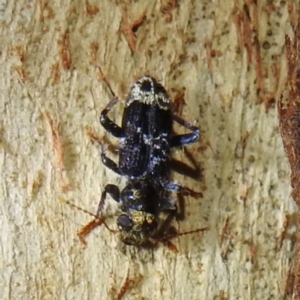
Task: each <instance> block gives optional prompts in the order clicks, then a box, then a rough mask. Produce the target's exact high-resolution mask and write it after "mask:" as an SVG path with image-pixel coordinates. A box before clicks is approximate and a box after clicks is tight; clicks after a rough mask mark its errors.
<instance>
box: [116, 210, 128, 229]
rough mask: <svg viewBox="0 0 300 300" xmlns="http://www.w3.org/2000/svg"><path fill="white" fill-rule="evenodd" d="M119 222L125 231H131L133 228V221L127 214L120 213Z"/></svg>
mask: <svg viewBox="0 0 300 300" xmlns="http://www.w3.org/2000/svg"><path fill="white" fill-rule="evenodd" d="M117 224H118V226H119V227H121V228H122V230H125V231H130V230H131V228H132V221H131V219H130V218H129V217H128V216H127V215H125V214H121V215H119V217H118V219H117Z"/></svg>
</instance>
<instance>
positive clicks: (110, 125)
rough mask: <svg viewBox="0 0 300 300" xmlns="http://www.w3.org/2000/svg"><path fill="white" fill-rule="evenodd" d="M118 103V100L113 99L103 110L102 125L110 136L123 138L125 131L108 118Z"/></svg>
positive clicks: (101, 115)
mask: <svg viewBox="0 0 300 300" xmlns="http://www.w3.org/2000/svg"><path fill="white" fill-rule="evenodd" d="M116 103H117V99H116V98H113V99H112V100H111V101H110V102H109V103H108V105H107V106H106V107H105V108H104V109H103V111H102V112H101V114H100V123H101V125H102V126H103V127H104V128H105V130H107V131H108V132H109V133H110V134H112V135H113V136H115V137H117V138H121V137H122V136H123V130H122V128H121V127H120V126H118V125H117V124H116V123H114V122H113V121H112V120H111V119H109V118H108V116H107V114H108V112H109V111H110V110H111V109H112V107H113V106H114V105H115V104H116Z"/></svg>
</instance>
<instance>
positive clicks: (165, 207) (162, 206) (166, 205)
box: [158, 198, 177, 211]
mask: <svg viewBox="0 0 300 300" xmlns="http://www.w3.org/2000/svg"><path fill="white" fill-rule="evenodd" d="M158 209H159V210H160V211H177V206H176V202H175V200H174V199H172V198H162V199H161V202H160V203H159V205H158Z"/></svg>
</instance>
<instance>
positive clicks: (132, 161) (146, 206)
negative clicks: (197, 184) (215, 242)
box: [78, 75, 203, 246]
mask: <svg viewBox="0 0 300 300" xmlns="http://www.w3.org/2000/svg"><path fill="white" fill-rule="evenodd" d="M116 103H117V100H116V98H114V99H113V100H112V101H110V102H109V104H108V105H107V106H106V107H105V109H104V110H103V111H102V112H101V115H100V123H101V125H102V126H103V127H104V129H105V130H106V131H108V132H109V133H110V134H111V135H112V136H114V137H116V138H118V139H119V162H118V164H117V163H115V162H114V161H113V160H112V159H110V158H109V157H107V156H106V154H105V147H101V149H102V151H101V160H102V162H103V164H104V165H105V166H106V167H107V168H109V169H110V170H112V171H114V172H115V173H116V174H118V175H121V176H125V177H126V179H127V183H126V186H125V188H124V189H123V190H122V191H121V192H120V189H119V187H118V186H117V185H114V184H107V185H106V186H105V188H104V191H103V192H102V195H101V200H100V202H99V205H98V209H97V213H96V216H97V217H99V216H100V215H101V212H102V210H103V207H104V204H105V201H106V196H107V194H110V196H111V197H112V198H113V199H114V200H115V201H117V202H118V203H119V205H120V209H121V211H122V212H121V214H120V215H119V216H118V217H117V225H118V228H119V230H120V234H121V240H122V241H123V242H124V243H125V244H129V245H141V246H145V245H148V244H149V242H150V243H151V242H153V241H157V240H160V241H163V240H165V241H166V240H167V239H168V237H167V236H169V235H168V234H166V232H167V230H166V229H165V228H164V227H165V226H164V224H165V223H166V222H169V218H167V219H166V220H165V221H163V222H162V221H161V219H160V216H159V215H160V212H167V213H168V215H169V216H173V215H174V213H175V212H176V210H177V207H176V203H175V201H174V200H173V199H170V198H168V197H166V196H165V194H166V192H167V191H171V192H177V193H178V192H183V191H184V190H185V189H184V188H183V187H182V186H181V185H180V184H178V183H177V182H174V181H170V180H169V175H170V154H171V149H172V148H174V147H179V146H184V145H187V144H191V143H194V142H196V141H197V140H198V139H199V138H200V130H199V128H198V127H196V126H193V125H191V124H190V123H189V122H187V121H185V120H183V119H182V118H180V117H178V116H176V115H174V114H173V113H172V110H171V104H170V98H169V95H168V93H167V91H166V90H165V88H164V87H163V86H162V85H161V84H160V83H159V82H157V81H156V79H154V78H153V77H151V76H148V75H145V76H142V77H141V78H139V79H138V80H137V81H136V82H135V83H134V84H133V86H132V87H131V89H130V92H129V95H128V97H127V100H126V103H125V109H124V112H123V118H122V124H121V126H119V125H117V124H116V123H115V122H113V121H112V120H111V119H110V118H109V117H108V113H109V111H110V110H111V109H112V108H113V106H114V105H115V104H116ZM174 121H175V122H177V123H179V124H180V125H182V126H184V127H186V128H187V129H189V130H191V131H192V132H191V133H187V134H181V135H175V134H174V133H173V122H174ZM89 231H90V229H89V226H88V225H87V226H85V227H83V229H82V230H81V231H79V233H78V235H79V236H80V237H81V238H83V236H85V235H86V234H87V233H88V232H89ZM162 231H163V232H162ZM197 231H203V229H201V230H197ZM193 232H194V231H193ZM178 235H179V234H177V235H176V236H178Z"/></svg>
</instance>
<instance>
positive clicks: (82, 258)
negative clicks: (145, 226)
mask: <svg viewBox="0 0 300 300" xmlns="http://www.w3.org/2000/svg"><path fill="white" fill-rule="evenodd" d="M0 7H1V9H0V22H1V27H0V37H1V39H0V40H1V46H0V91H1V92H0V129H1V130H0V132H1V144H0V146H1V147H0V166H1V176H0V187H1V191H0V214H1V218H0V228H1V235H0V246H1V247H0V249H1V255H0V266H1V268H0V270H1V276H0V290H1V291H2V296H1V298H2V299H82V300H85V299H121V298H122V299H151V300H156V299H178V300H180V299H192V300H194V299H195V300H196V299H201V300H203V299H207V300H211V299H220V300H225V299H227V300H228V299H232V300H234V299H239V300H240V299H245V300H248V299H259V300H261V299H290V298H291V297H292V291H291V290H292V286H293V283H292V279H293V278H292V277H293V276H292V275H291V274H292V273H293V272H292V269H291V265H292V261H293V253H294V249H295V239H296V232H297V217H296V216H297V209H296V205H295V203H294V201H293V199H292V197H291V195H290V194H291V188H290V168H289V164H288V160H287V158H286V156H285V153H284V149H283V145H282V140H281V137H280V133H279V126H278V118H277V111H276V105H275V102H276V100H277V99H279V95H280V94H281V92H282V90H283V89H284V87H285V82H286V80H287V67H286V54H285V35H286V34H288V35H291V36H292V35H293V28H294V27H295V25H296V23H297V19H298V15H297V12H298V3H297V2H296V1H291V0H289V1H279V0H278V1H267V0H262V1H251V0H244V1H241V0H240V1H239V0H236V1H196V0H194V1H187V0H184V1H175V0H173V1H172V0H162V1H153V0H147V1H111V0H102V1H89V2H88V1H69V2H68V1H39V2H34V1H32V2H30V1H27V2H26V1H7V2H5V1H4V2H2V3H1V4H0ZM99 68H101V70H102V71H103V73H100V71H99V70H100V69H99ZM143 74H150V75H152V76H154V77H156V78H157V79H159V80H161V82H162V84H163V85H164V86H165V87H166V89H167V90H168V91H169V92H170V95H171V96H172V98H173V99H174V101H175V102H176V104H177V108H178V111H179V113H181V115H182V117H184V118H185V119H187V120H189V121H191V122H193V121H195V123H196V124H197V125H199V126H200V128H201V130H202V138H201V141H200V143H198V144H194V145H190V146H188V147H186V148H185V150H176V151H174V153H173V157H174V158H176V159H178V160H182V161H183V162H186V163H187V164H191V159H189V157H192V158H193V160H194V161H195V162H196V165H197V166H198V167H199V168H202V169H203V176H202V178H201V179H193V178H190V177H189V176H183V175H180V174H177V173H174V174H172V176H173V179H174V180H175V179H176V180H177V181H179V182H180V183H182V184H183V185H186V186H187V187H190V188H193V189H195V190H197V191H201V192H202V193H203V197H202V198H197V199H195V198H192V197H185V219H184V220H183V221H182V222H180V223H179V228H180V231H187V230H192V229H195V228H201V227H205V226H209V230H208V231H207V232H206V233H204V234H203V235H202V234H195V235H187V236H183V237H181V238H179V239H177V240H175V241H174V243H175V244H176V246H177V247H178V249H179V253H178V254H174V253H173V252H172V251H170V250H169V249H168V248H167V247H165V246H163V245H158V247H157V249H155V250H150V251H149V250H138V249H136V248H132V247H125V246H122V245H120V243H119V242H118V239H117V236H116V235H114V234H112V233H110V232H109V231H108V230H106V229H105V228H104V226H102V227H98V228H96V229H95V230H94V231H93V232H92V233H91V234H90V235H89V236H88V237H87V246H86V247H84V246H83V245H82V244H81V243H80V242H79V241H78V238H77V236H76V231H77V230H78V229H79V228H80V227H81V226H82V225H84V224H85V223H86V222H88V221H89V220H90V219H91V217H89V216H88V215H87V214H85V213H83V212H81V211H78V210H74V209H72V208H70V207H69V206H68V205H66V204H64V203H61V202H60V201H59V199H60V198H64V199H67V200H69V201H71V202H72V203H74V204H76V205H79V206H81V207H83V208H85V209H87V210H89V211H91V212H94V211H95V210H96V206H97V204H98V201H99V197H100V195H101V191H102V189H103V187H104V186H105V185H106V184H107V183H117V184H120V186H123V185H124V180H123V179H120V178H118V176H116V175H115V174H113V173H112V172H110V171H109V170H107V169H106V168H104V166H103V165H102V163H101V161H100V157H99V151H98V150H99V149H98V148H97V145H95V144H93V143H92V142H91V140H90V138H89V136H88V135H87V131H88V132H93V133H95V134H97V135H99V136H100V137H102V136H104V135H105V132H104V130H103V129H102V128H101V126H100V124H99V121H98V116H99V113H100V111H101V110H102V109H103V108H104V106H105V105H106V104H107V103H108V101H109V100H110V93H109V89H108V88H107V84H105V82H104V80H103V79H104V77H103V76H105V79H106V80H107V82H109V84H110V85H111V87H112V89H113V90H114V91H115V93H116V94H117V96H118V97H119V99H120V102H119V105H118V106H117V107H116V109H115V110H113V111H112V113H111V114H110V116H112V118H115V120H116V121H117V122H120V118H121V115H122V109H123V103H124V102H123V100H124V99H125V97H126V94H127V91H128V89H129V87H130V85H131V84H132V83H133V81H134V80H135V79H136V78H137V77H139V76H141V75H143ZM181 130H182V129H181V128H178V132H180V131H181ZM108 139H109V140H110V141H112V143H113V144H115V145H117V140H115V139H113V138H111V137H108ZM115 159H116V158H115ZM104 214H105V216H107V222H108V223H109V224H110V226H111V227H114V226H115V224H114V221H115V216H116V214H117V206H116V205H115V204H114V203H113V201H112V200H108V201H107V205H106V208H105V212H104ZM174 225H176V226H178V225H177V224H176V223H175V224H174Z"/></svg>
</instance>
